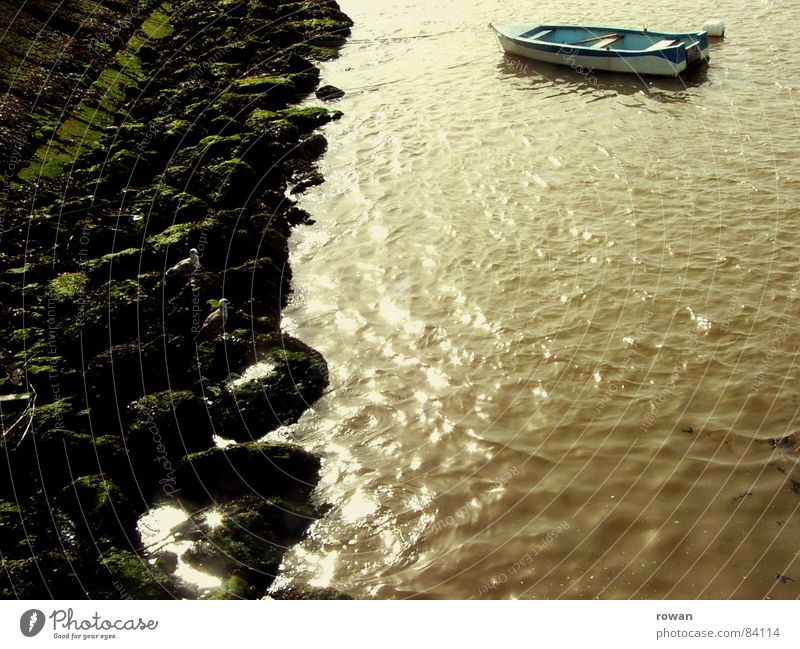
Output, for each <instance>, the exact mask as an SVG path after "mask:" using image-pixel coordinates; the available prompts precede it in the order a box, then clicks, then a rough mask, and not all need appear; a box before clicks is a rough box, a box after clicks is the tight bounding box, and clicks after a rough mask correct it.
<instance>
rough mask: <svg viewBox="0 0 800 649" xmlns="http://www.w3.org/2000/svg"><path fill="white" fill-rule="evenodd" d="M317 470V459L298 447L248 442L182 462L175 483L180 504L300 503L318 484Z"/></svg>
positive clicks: (192, 456) (318, 465) (188, 458)
mask: <svg viewBox="0 0 800 649" xmlns="http://www.w3.org/2000/svg"><path fill="white" fill-rule="evenodd" d="M319 467H320V463H319V460H318V459H317V458H316V457H314V456H313V455H311V454H310V453H307V452H306V451H304V450H302V449H301V448H299V447H296V446H291V445H288V444H277V443H272V442H250V443H246V444H236V445H234V446H230V447H228V448H225V449H221V448H213V449H210V450H208V451H204V452H202V453H195V454H192V455H189V456H187V457H185V458H184V459H183V460H182V461H181V463H180V465H179V466H178V472H177V478H178V483H177V484H178V488H179V489H180V497H181V499H183V500H186V501H189V502H199V503H202V502H226V501H229V500H231V499H233V498H236V497H240V496H243V495H251V494H254V495H258V496H261V497H263V498H269V497H271V496H280V497H283V498H287V499H290V500H295V501H303V500H305V499H307V498H308V495H309V494H310V493H311V491H312V490H313V488H314V485H315V484H316V482H317V479H318V475H319Z"/></svg>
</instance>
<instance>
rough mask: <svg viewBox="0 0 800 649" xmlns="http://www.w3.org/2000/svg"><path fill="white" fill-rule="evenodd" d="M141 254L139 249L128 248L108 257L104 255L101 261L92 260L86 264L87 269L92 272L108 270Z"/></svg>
mask: <svg viewBox="0 0 800 649" xmlns="http://www.w3.org/2000/svg"><path fill="white" fill-rule="evenodd" d="M140 254H141V250H139V248H126V249H125V250H120V251H118V252H112V253H109V254H107V255H103V256H102V257H100V258H99V259H90V260H89V261H88V263H87V264H86V267H87V268H88V269H89V270H90V271H96V270H98V269H101V268H106V267H107V266H109V265H111V264H113V263H115V262H118V261H122V260H129V259H131V258H132V257H136V256H138V255H140Z"/></svg>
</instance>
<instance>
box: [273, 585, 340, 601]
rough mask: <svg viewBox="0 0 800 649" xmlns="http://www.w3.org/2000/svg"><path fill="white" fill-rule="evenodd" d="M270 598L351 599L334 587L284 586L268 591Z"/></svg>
mask: <svg viewBox="0 0 800 649" xmlns="http://www.w3.org/2000/svg"><path fill="white" fill-rule="evenodd" d="M269 595H270V597H271V598H272V599H289V600H312V599H353V598H352V597H350V595H347V594H346V593H342V592H340V591H338V590H336V589H335V588H311V587H310V586H304V587H294V586H292V587H286V588H280V589H278V590H275V591H270V593H269Z"/></svg>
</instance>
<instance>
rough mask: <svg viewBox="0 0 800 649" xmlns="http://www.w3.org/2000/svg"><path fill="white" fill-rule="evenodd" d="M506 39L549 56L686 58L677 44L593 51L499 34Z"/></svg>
mask: <svg viewBox="0 0 800 649" xmlns="http://www.w3.org/2000/svg"><path fill="white" fill-rule="evenodd" d="M501 35H502V36H505V37H506V38H509V39H511V40H513V41H514V42H515V43H517V45H520V46H522V47H527V48H529V49H532V50H539V51H540V52H549V53H551V54H563V55H565V56H571V55H574V56H594V57H602V58H606V59H607V58H608V57H609V56H618V57H620V58H623V59H627V58H636V57H639V56H660V57H661V58H663V59H666V60H667V61H670V62H671V63H680V62H681V61H683V60H684V59H685V58H686V46H685V44H684V43H678V44H677V45H672V46H670V47H665V48H662V49H658V50H650V51H645V50H613V49H608V50H606V49H600V50H595V49H592V48H590V47H581V46H579V45H569V44H567V43H553V44H550V43H544V42H542V41H535V42H531V41H524V40H520V39H519V38H513V37H511V36H506V35H505V34H501Z"/></svg>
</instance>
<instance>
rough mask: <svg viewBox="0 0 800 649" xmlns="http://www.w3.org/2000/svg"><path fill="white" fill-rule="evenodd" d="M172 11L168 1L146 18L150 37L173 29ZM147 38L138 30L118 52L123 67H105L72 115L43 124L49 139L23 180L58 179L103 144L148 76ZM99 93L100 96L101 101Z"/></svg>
mask: <svg viewBox="0 0 800 649" xmlns="http://www.w3.org/2000/svg"><path fill="white" fill-rule="evenodd" d="M170 11H171V5H170V3H164V4H162V5H161V6H160V7H158V8H156V9H155V10H154V11H152V12H151V14H150V15H149V16H148V17H147V18H146V19H145V20H144V22H143V24H142V31H143V33H144V34H145V36H146V38H147V39H151V40H157V39H162V38H164V37H166V36H168V35H169V34H170V33H171V26H170V24H169V12H170ZM143 42H144V41H143V39H142V37H141V36H139V35H136V34H134V35H133V36H132V37H131V38H130V39H129V40H128V42H127V43H126V45H125V47H123V48H122V49H121V50H120V51H119V52H118V53H117V54H116V57H115V58H116V62H117V64H118V66H119V67H112V68H106V69H105V70H103V71H101V72H100V74H99V76H98V78H97V79H96V80H95V81H94V83H93V84H92V87H93V93H90V95H89V96H88V97H87V98H85V99H84V100H83V101H81V102H80V103H79V104H78V106H77V107H76V108H75V110H74V111H73V112H72V114H71V115H69V116H67V118H66V119H64V121H63V122H62V123H61V124H60V125H55V124H42V125H41V126H40V133H41V135H42V136H43V137H44V138H46V139H48V140H49V141H48V142H47V143H46V144H44V145H43V146H41V147H40V148H39V149H38V150H37V151H36V152H35V153H34V155H33V157H32V158H31V162H30V164H29V165H28V166H26V167H25V168H24V169H22V170H21V171H20V173H19V178H20V179H21V180H23V181H25V182H29V183H30V182H34V181H36V180H37V179H38V178H40V177H42V178H44V179H47V180H52V179H55V178H57V177H58V176H60V175H61V174H62V173H63V172H64V170H65V169H66V168H67V167H69V166H71V165H72V164H74V163H75V161H76V160H77V159H78V158H79V157H80V156H81V155H82V154H83V153H85V152H88V151H94V150H96V149H97V148H98V147H99V146H100V142H101V140H102V137H103V135H104V132H105V129H106V128H107V127H109V126H110V125H112V124H113V123H114V120H115V116H116V115H117V114H118V113H119V111H120V110H121V109H122V107H123V105H124V104H125V102H126V100H127V99H128V97H129V94H130V93H131V91H132V90H133V89H134V88H135V87H136V85H137V84H138V83H139V82H140V81H141V80H143V79H144V72H143V70H142V64H141V60H140V59H139V57H138V56H137V54H136V53H137V51H138V50H139V49H140V48H141V47H142V44H143ZM95 96H96V97H97V98H99V105H98V103H97V102H96V100H95Z"/></svg>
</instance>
